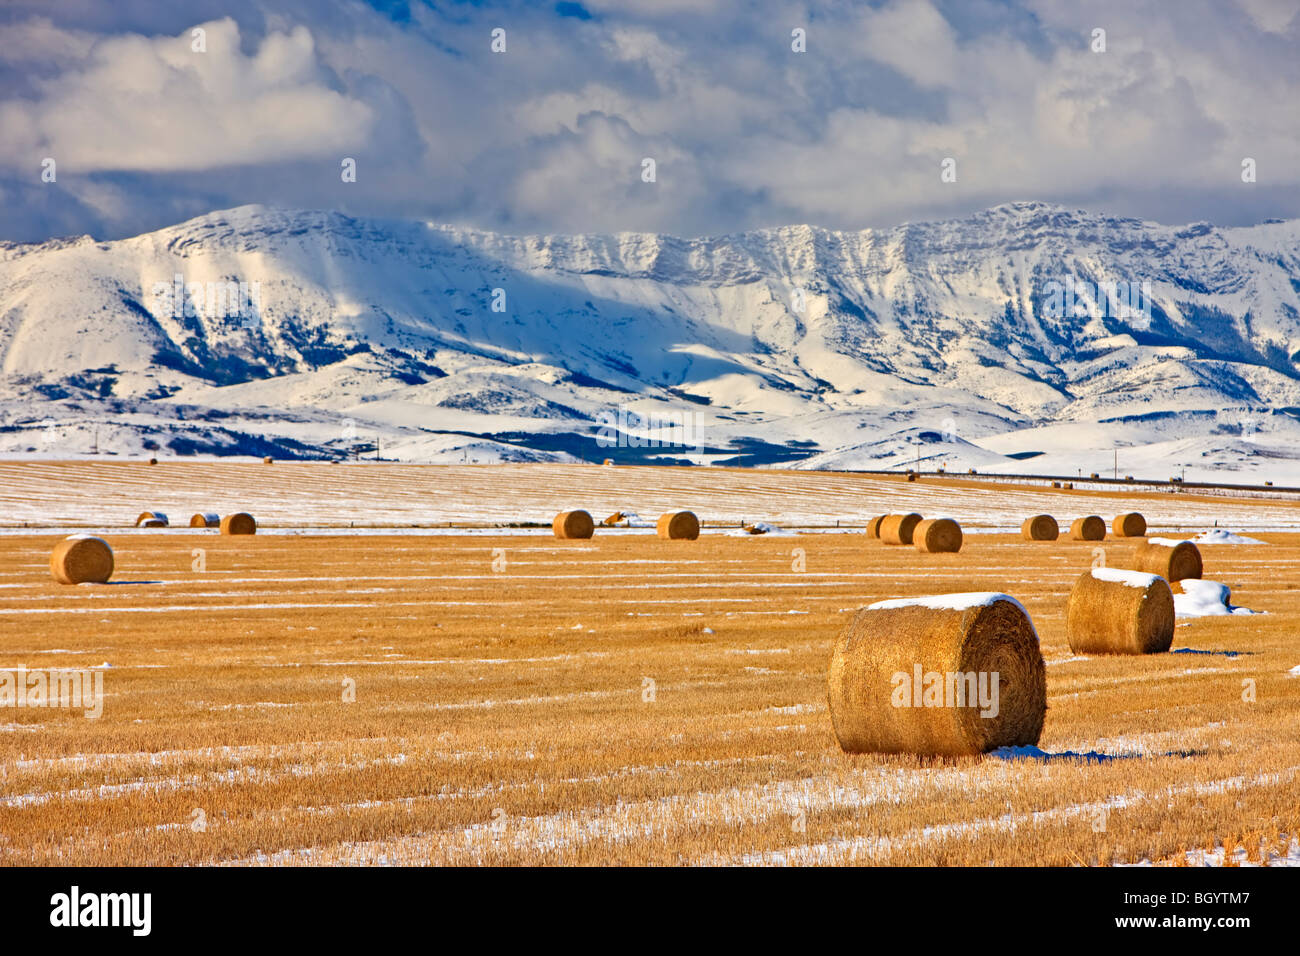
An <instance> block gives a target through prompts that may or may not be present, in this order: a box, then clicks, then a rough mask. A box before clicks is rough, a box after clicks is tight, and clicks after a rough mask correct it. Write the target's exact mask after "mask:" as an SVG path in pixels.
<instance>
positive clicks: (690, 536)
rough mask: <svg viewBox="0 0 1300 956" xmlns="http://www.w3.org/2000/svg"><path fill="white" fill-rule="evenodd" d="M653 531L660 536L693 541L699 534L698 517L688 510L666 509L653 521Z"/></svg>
mask: <svg viewBox="0 0 1300 956" xmlns="http://www.w3.org/2000/svg"><path fill="white" fill-rule="evenodd" d="M655 533H656V534H658V535H659V537H661V538H670V539H673V540H680V541H694V540H695V539H696V538H698V537H699V536H700V519H699V518H697V517H695V514H694V512H690V511H666V512H664V513H663V514H661V515H660V516H659V520H658V521H657V522H655Z"/></svg>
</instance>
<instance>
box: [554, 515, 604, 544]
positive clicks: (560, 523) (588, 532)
mask: <svg viewBox="0 0 1300 956" xmlns="http://www.w3.org/2000/svg"><path fill="white" fill-rule="evenodd" d="M595 530H596V523H595V522H594V521H592V520H591V515H590V514H588V513H587V512H586V511H582V510H581V509H579V510H577V511H561V512H560V513H559V514H558V515H556V516H555V519H554V520H553V521H552V522H551V531H552V532H553V533H554V535H555V536H556V537H557V538H563V539H565V540H569V539H578V538H590V537H591V536H592V534H593V533H594V532H595Z"/></svg>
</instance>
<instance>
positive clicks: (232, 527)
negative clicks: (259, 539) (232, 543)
mask: <svg viewBox="0 0 1300 956" xmlns="http://www.w3.org/2000/svg"><path fill="white" fill-rule="evenodd" d="M221 533H222V534H257V519H256V518H254V517H253V516H252V515H250V514H249V513H248V512H246V511H236V512H235V513H234V514H232V515H226V516H225V517H224V518H222V519H221Z"/></svg>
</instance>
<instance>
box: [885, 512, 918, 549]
mask: <svg viewBox="0 0 1300 956" xmlns="http://www.w3.org/2000/svg"><path fill="white" fill-rule="evenodd" d="M920 523H921V516H920V515H919V514H917V513H916V512H915V511H913V512H911V513H909V514H905V515H885V517H884V520H883V521H881V522H880V540H881V541H883V542H885V544H911V543H912V534H913V532H915V531H916V526H917V525H918V524H920Z"/></svg>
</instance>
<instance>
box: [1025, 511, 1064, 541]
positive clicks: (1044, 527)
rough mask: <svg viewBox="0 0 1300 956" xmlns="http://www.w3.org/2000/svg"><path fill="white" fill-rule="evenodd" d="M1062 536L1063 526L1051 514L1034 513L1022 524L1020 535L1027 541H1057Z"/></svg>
mask: <svg viewBox="0 0 1300 956" xmlns="http://www.w3.org/2000/svg"><path fill="white" fill-rule="evenodd" d="M1060 536H1061V526H1060V525H1058V524H1057V523H1056V519H1055V518H1053V517H1052V516H1051V515H1034V516H1033V517H1031V518H1026V519H1025V520H1024V523H1022V524H1021V525H1020V537H1022V538H1024V539H1025V540H1026V541H1055V540H1056V539H1057V538H1059V537H1060Z"/></svg>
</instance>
